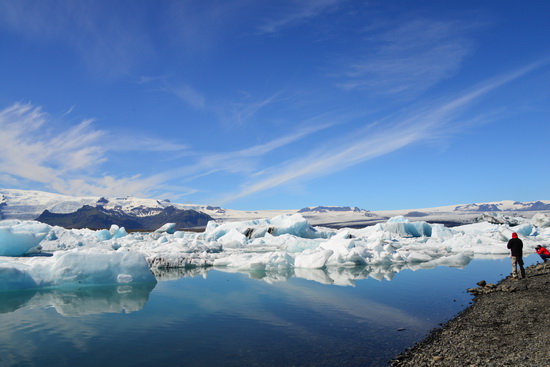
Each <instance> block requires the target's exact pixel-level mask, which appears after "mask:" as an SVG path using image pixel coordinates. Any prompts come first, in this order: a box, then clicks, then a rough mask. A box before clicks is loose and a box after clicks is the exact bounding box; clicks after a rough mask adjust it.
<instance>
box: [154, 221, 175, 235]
mask: <svg viewBox="0 0 550 367" xmlns="http://www.w3.org/2000/svg"><path fill="white" fill-rule="evenodd" d="M155 232H157V233H169V234H174V232H176V223H166V224H165V225H163V226H162V227H160V228H159V229H157V230H156V231H155Z"/></svg>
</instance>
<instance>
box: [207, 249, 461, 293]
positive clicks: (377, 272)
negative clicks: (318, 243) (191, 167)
mask: <svg viewBox="0 0 550 367" xmlns="http://www.w3.org/2000/svg"><path fill="white" fill-rule="evenodd" d="M470 260H471V258H470V257H468V256H465V255H462V254H458V255H454V256H450V257H447V258H441V259H436V260H433V261H428V262H423V263H411V264H408V263H405V264H404V263H401V264H375V265H361V266H355V267H339V268H337V267H326V268H322V269H308V268H294V269H289V268H281V269H278V270H270V271H265V270H263V271H258V270H243V269H235V268H227V267H215V269H216V270H218V271H223V272H229V273H243V274H248V275H249V276H250V278H253V279H259V280H263V281H266V282H268V283H274V282H280V281H286V280H288V279H290V278H292V277H295V278H302V279H306V280H312V281H314V282H317V283H322V284H333V285H340V286H355V281H357V280H362V279H368V278H372V279H376V280H392V279H393V277H394V276H395V274H397V273H399V272H400V271H403V270H407V269H409V270H424V269H433V268H436V267H438V266H449V267H454V268H460V269H462V268H464V267H465V266H466V265H468V264H469V262H470Z"/></svg>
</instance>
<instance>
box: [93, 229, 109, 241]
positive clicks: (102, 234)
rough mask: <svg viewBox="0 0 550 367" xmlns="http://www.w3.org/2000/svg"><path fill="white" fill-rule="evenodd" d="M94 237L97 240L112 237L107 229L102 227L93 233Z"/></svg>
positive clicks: (105, 239)
mask: <svg viewBox="0 0 550 367" xmlns="http://www.w3.org/2000/svg"><path fill="white" fill-rule="evenodd" d="M95 237H96V238H97V240H98V241H107V240H110V239H111V238H112V235H111V233H110V232H109V231H108V230H106V229H102V230H99V231H97V232H96V233H95Z"/></svg>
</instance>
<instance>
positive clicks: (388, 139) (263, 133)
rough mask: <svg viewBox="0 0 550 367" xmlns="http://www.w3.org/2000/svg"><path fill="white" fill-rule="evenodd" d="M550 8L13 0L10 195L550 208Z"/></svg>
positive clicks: (7, 116)
mask: <svg viewBox="0 0 550 367" xmlns="http://www.w3.org/2000/svg"><path fill="white" fill-rule="evenodd" d="M548 14H550V2H548V1H542V0H541V1H530V2H528V3H521V2H518V1H506V0H505V1H464V0H460V1H458V0H457V1H421V2H417V1H350V0H302V1H298V0H276V1H275V0H270V1H267V0H266V1H258V0H234V1H214V0H205V1H185V0H182V1H169V0H167V1H139V0H133V1H57V0H56V1H53V0H52V1H26V0H18V1H13V0H7V1H5V0H0V55H1V57H0V63H1V64H0V65H1V67H0V85H1V88H0V131H1V135H0V187H4V188H19V189H38V190H45V191H50V192H58V193H63V194H69V195H94V196H96V195H103V196H128V195H129V196H138V197H153V198H168V199H171V200H172V201H175V202H181V203H196V204H209V205H221V206H224V207H227V208H232V209H243V210H261V209H299V208H302V207H306V206H315V205H349V206H359V207H361V208H365V209H369V210H384V209H407V208H422V207H433V206H441V205H450V204H463V203H474V202H487V201H499V200H518V201H532V200H540V199H550V195H549V191H548V190H549V188H550V170H549V163H548V159H549V157H550V148H549V147H550V144H548V140H549V138H550V119H549V116H550V23H549V22H548Z"/></svg>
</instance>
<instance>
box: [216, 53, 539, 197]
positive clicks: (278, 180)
mask: <svg viewBox="0 0 550 367" xmlns="http://www.w3.org/2000/svg"><path fill="white" fill-rule="evenodd" d="M542 64H543V63H536V64H533V65H529V66H527V67H525V68H522V69H520V70H517V71H515V72H512V73H509V74H506V75H502V76H500V77H497V78H494V79H491V80H488V81H486V82H485V83H482V84H480V85H478V86H477V87H476V88H474V89H472V90H470V91H467V92H463V93H462V94H461V95H459V96H457V97H455V98H452V99H450V100H448V101H446V102H443V103H440V104H439V105H435V106H433V107H431V108H424V109H421V110H417V111H416V112H413V113H408V114H407V115H406V116H398V117H396V116H394V117H389V118H388V119H386V120H385V121H383V123H377V122H374V123H373V124H371V125H369V128H366V129H362V130H358V131H355V132H353V135H350V136H346V138H345V139H342V137H339V138H338V139H337V140H338V141H336V140H334V141H331V142H330V144H323V146H319V147H317V148H316V149H315V150H314V151H311V152H310V154H308V155H307V156H305V157H301V158H298V159H293V160H289V161H287V162H284V163H281V164H279V165H276V166H272V167H270V168H268V169H266V170H265V172H264V174H263V175H262V176H261V177H260V178H259V179H257V180H255V181H251V182H249V183H247V184H244V185H243V186H242V188H241V190H240V191H238V192H236V193H232V194H230V195H227V196H225V197H224V198H222V199H221V200H220V201H219V202H220V204H222V205H223V204H226V203H228V202H231V201H234V200H238V199H240V198H244V197H247V196H250V195H252V194H255V193H257V192H261V191H265V190H268V189H272V188H274V187H277V186H281V185H285V184H288V183H292V182H302V181H308V180H311V179H314V178H318V177H322V176H326V175H330V174H334V173H336V172H338V171H341V170H343V169H346V168H349V167H352V166H355V165H358V164H360V163H363V162H365V161H368V160H371V159H374V158H377V157H380V156H382V155H385V154H388V153H391V152H394V151H396V150H399V149H402V148H404V147H406V146H409V145H411V144H414V143H419V142H422V141H427V140H431V139H437V138H440V137H441V136H446V135H448V134H451V133H456V132H458V131H460V130H461V129H460V127H459V126H457V124H456V123H455V124H453V123H454V122H456V120H457V119H458V118H457V117H458V116H460V114H461V112H462V111H463V110H464V109H466V108H467V107H469V106H471V105H472V104H474V103H475V102H477V101H478V100H479V99H480V98H482V97H483V96H484V95H486V94H487V93H489V92H491V91H493V90H495V89H497V88H499V87H501V86H503V85H505V84H507V83H510V82H512V81H514V80H516V79H518V78H520V77H522V76H524V75H525V74H527V73H529V72H530V71H532V70H534V69H536V68H538V67H540V66H541V65H542ZM458 125H460V124H458ZM372 127H374V128H372Z"/></svg>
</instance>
